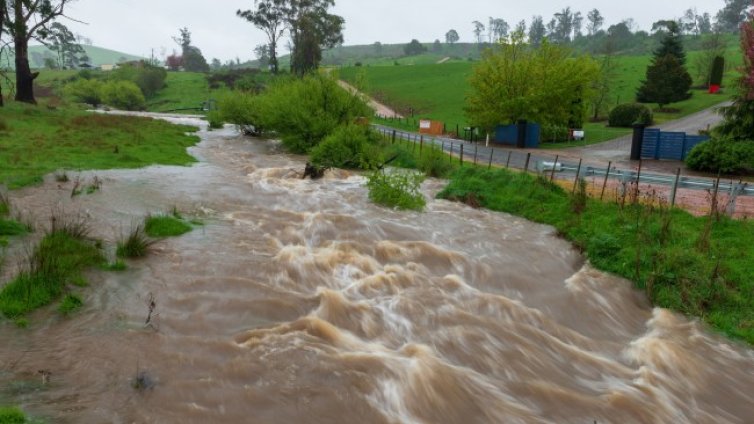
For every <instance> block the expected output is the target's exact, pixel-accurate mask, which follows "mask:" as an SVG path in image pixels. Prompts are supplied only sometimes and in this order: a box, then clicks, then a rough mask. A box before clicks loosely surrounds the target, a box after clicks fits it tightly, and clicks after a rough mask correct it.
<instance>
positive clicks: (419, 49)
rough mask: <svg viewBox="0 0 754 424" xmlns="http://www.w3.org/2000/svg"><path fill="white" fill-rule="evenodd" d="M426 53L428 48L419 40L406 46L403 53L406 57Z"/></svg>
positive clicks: (412, 41)
mask: <svg viewBox="0 0 754 424" xmlns="http://www.w3.org/2000/svg"><path fill="white" fill-rule="evenodd" d="M426 51H427V48H426V47H424V44H422V43H420V42H419V40H417V39H413V40H411V42H410V43H408V44H406V45H405V46H404V47H403V53H405V54H406V56H416V55H418V54H422V53H424V52H426Z"/></svg>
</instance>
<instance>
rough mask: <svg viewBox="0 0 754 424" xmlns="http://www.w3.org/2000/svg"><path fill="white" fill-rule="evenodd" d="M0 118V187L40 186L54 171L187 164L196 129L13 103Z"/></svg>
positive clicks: (143, 119) (6, 107) (196, 140)
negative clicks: (44, 178)
mask: <svg viewBox="0 0 754 424" xmlns="http://www.w3.org/2000/svg"><path fill="white" fill-rule="evenodd" d="M2 112H3V113H2V115H0V184H5V185H7V186H8V187H9V188H11V189H13V188H19V187H23V186H27V185H30V184H35V183H39V182H40V181H41V180H42V177H43V176H44V175H45V174H49V173H51V172H55V171H56V170H60V169H65V170H97V169H117V168H141V167H144V166H149V165H153V164H161V165H187V164H190V163H192V162H194V161H195V159H194V158H192V157H191V156H190V155H189V154H188V153H187V152H186V148H187V147H189V146H193V145H194V144H196V143H197V142H198V141H199V138H198V137H195V136H187V135H186V133H187V132H193V131H196V129H195V128H194V127H188V126H179V125H173V124H170V123H168V122H165V121H159V120H154V119H149V118H139V117H130V116H114V115H95V114H91V113H87V112H84V111H79V110H74V109H57V110H51V109H48V108H45V107H35V106H26V105H22V104H18V103H13V102H11V103H9V104H7V105H6V106H5V108H3V109H2Z"/></svg>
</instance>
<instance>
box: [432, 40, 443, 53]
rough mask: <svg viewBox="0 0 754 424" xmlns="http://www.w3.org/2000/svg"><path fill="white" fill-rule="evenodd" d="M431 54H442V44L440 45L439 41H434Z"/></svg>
mask: <svg viewBox="0 0 754 424" xmlns="http://www.w3.org/2000/svg"><path fill="white" fill-rule="evenodd" d="M432 52H433V53H437V54H442V43H440V40H435V42H434V43H432Z"/></svg>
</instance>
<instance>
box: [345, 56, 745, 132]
mask: <svg viewBox="0 0 754 424" xmlns="http://www.w3.org/2000/svg"><path fill="white" fill-rule="evenodd" d="M733 52H734V51H731V53H729V61H731V62H732V63H730V64H729V65H730V66H729V67H728V68H729V70H728V72H727V73H726V74H725V81H726V84H727V85H728V86H730V85H731V83H732V82H733V79H734V78H736V76H737V73H736V72H735V69H736V67H737V66H738V65H739V64H740V63H741V55H740V53H739V52H738V51H735V55H734V54H733ZM699 54H700V53H699V52H689V53H688V63H689V64H692V63H693V62H694V59H695V58H696V57H697V56H698V55H699ZM650 60H651V57H650V56H649V55H644V56H618V57H617V58H616V61H617V65H616V77H615V78H614V87H613V89H612V93H611V96H610V103H611V104H618V103H624V102H632V101H634V98H635V92H636V89H637V88H638V87H639V84H640V82H641V80H642V79H643V78H644V74H645V71H646V67H647V65H648V64H649V61H650ZM473 66H474V63H473V62H468V61H460V62H451V63H444V64H417V65H413V66H360V67H345V68H341V69H340V71H339V72H340V78H342V79H344V80H346V81H349V82H351V83H356V82H357V80H359V79H361V80H362V81H364V83H365V84H366V86H365V87H364V89H365V91H366V92H367V93H369V94H370V95H372V96H373V97H375V98H377V99H379V100H380V101H382V102H383V103H385V104H387V105H389V106H391V107H393V108H394V109H396V110H397V111H398V112H400V113H401V114H403V115H410V111H411V110H413V112H414V116H415V117H416V118H419V117H422V118H430V119H435V120H439V121H443V122H445V123H446V124H447V125H448V128H454V127H455V126H456V125H459V126H462V127H463V126H465V125H466V118H465V115H464V112H463V107H464V103H465V97H466V94H467V93H468V90H469V86H468V78H469V76H470V75H471V72H472V69H473ZM362 77H363V78H362ZM727 99H728V96H726V95H725V94H719V95H710V94H707V93H706V91H703V90H694V91H693V97H692V98H691V99H689V100H686V101H684V102H680V103H675V104H673V105H671V107H673V108H676V109H678V112H677V113H670V114H669V113H657V114H656V120H657V121H658V122H663V121H667V120H670V119H675V118H678V117H681V116H685V115H689V114H691V113H694V112H697V111H700V110H702V109H706V108H708V107H712V106H714V105H716V104H718V103H721V102H723V101H725V100H727ZM653 106H654V105H653ZM587 129H589V130H591V131H590V132H591V134H594V135H598V137H596V138H593V139H592V140H590V142H597V141H601V140H602V139H610V138H611V137H612V136H617V135H620V134H621V131H622V130H616V129H611V128H606V127H605V125H604V124H588V125H587Z"/></svg>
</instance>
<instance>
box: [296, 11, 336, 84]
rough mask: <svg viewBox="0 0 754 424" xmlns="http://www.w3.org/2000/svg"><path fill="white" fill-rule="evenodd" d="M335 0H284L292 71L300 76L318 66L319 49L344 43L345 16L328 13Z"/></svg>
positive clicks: (320, 58)
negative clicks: (290, 41) (289, 37)
mask: <svg viewBox="0 0 754 424" xmlns="http://www.w3.org/2000/svg"><path fill="white" fill-rule="evenodd" d="M333 6H335V1H334V0H287V6H286V9H285V12H286V23H287V25H288V30H289V32H290V36H291V40H292V44H291V71H292V72H293V73H295V74H296V75H299V76H302V75H304V74H306V73H308V72H310V71H312V70H314V69H317V67H319V63H320V61H321V60H322V50H323V49H331V48H333V47H335V46H337V45H339V44H342V43H343V25H344V24H345V20H344V19H343V18H342V17H341V16H338V15H334V14H331V13H329V10H330V8H331V7H333Z"/></svg>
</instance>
